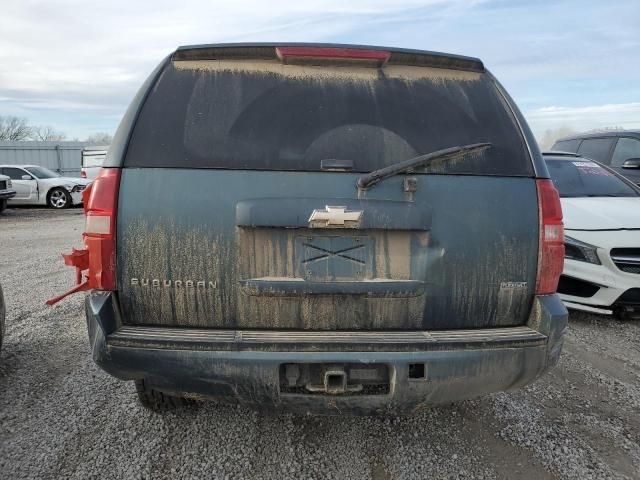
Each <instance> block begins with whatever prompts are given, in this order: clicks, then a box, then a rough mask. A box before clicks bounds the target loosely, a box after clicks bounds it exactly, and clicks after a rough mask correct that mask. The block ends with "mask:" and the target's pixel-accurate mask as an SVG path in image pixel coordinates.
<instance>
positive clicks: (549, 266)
mask: <svg viewBox="0 0 640 480" xmlns="http://www.w3.org/2000/svg"><path fill="white" fill-rule="evenodd" d="M536 183H537V188H538V208H539V212H540V243H539V252H538V280H537V282H536V294H537V295H548V294H551V293H555V292H556V290H557V288H558V280H559V279H560V275H561V274H562V269H563V268H564V226H563V224H562V207H561V205H560V195H558V191H557V190H556V189H555V187H554V186H553V182H552V181H551V180H537V182H536Z"/></svg>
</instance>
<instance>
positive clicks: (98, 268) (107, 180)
mask: <svg viewBox="0 0 640 480" xmlns="http://www.w3.org/2000/svg"><path fill="white" fill-rule="evenodd" d="M119 186H120V169H118V168H103V169H101V170H100V174H99V175H98V176H97V177H96V179H95V180H94V181H93V182H92V183H91V184H90V185H89V186H88V187H87V188H85V190H84V191H83V192H82V198H83V201H84V212H85V215H86V227H85V232H84V233H83V237H84V245H85V248H84V249H83V250H76V249H73V250H72V252H71V253H70V254H68V255H63V257H64V263H65V264H66V265H69V266H72V267H75V269H76V283H77V285H76V286H75V287H74V288H72V289H71V290H69V291H68V292H66V293H63V294H62V295H59V296H57V297H54V298H52V299H50V300H48V301H47V304H48V305H53V304H55V303H57V302H59V301H60V300H62V299H63V298H65V297H66V296H68V295H71V294H72V293H76V292H80V291H84V290H115V289H116V212H117V206H118V188H119ZM83 277H84V278H83Z"/></svg>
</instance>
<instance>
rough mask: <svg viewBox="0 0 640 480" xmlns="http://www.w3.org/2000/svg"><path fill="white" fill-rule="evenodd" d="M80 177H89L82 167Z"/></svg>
mask: <svg viewBox="0 0 640 480" xmlns="http://www.w3.org/2000/svg"><path fill="white" fill-rule="evenodd" d="M80 178H87V171H86V170H85V169H84V168H81V169H80Z"/></svg>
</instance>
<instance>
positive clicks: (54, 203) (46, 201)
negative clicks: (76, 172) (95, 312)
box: [0, 165, 91, 208]
mask: <svg viewBox="0 0 640 480" xmlns="http://www.w3.org/2000/svg"><path fill="white" fill-rule="evenodd" d="M0 174H2V175H7V176H8V177H9V178H10V179H11V182H12V184H13V189H14V190H15V191H16V195H15V197H13V198H12V199H11V200H9V201H8V203H9V205H47V206H49V207H51V208H67V207H70V206H71V205H79V204H81V203H82V191H83V190H84V189H85V187H86V186H87V185H88V184H89V183H91V181H90V180H86V179H84V178H73V177H62V176H60V175H58V174H57V173H55V172H52V171H51V170H49V169H47V168H44V167H40V166H37V165H0Z"/></svg>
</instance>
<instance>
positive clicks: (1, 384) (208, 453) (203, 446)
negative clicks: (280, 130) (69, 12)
mask: <svg viewBox="0 0 640 480" xmlns="http://www.w3.org/2000/svg"><path fill="white" fill-rule="evenodd" d="M82 228H83V216H82V210H81V209H71V210H67V211H63V212H53V211H48V210H41V209H9V210H7V211H6V212H5V214H4V215H2V216H0V252H1V255H0V281H1V282H2V285H3V288H4V291H5V297H6V301H7V315H8V317H7V336H6V339H5V344H4V346H3V349H2V352H1V353H0V478H6V479H9V478H11V479H13V478H79V479H84V478H92V477H100V478H145V479H146V478H165V477H170V478H277V479H279V480H282V479H286V478H295V479H298V478H353V479H355V478H358V479H359V478H372V479H388V478H527V479H544V478H579V479H588V478H594V479H603V478H640V415H639V413H640V324H639V323H637V322H636V323H632V322H619V321H616V320H613V319H609V318H606V317H601V316H595V315H579V314H573V315H572V316H571V319H570V333H569V336H568V339H567V343H566V347H565V350H564V353H563V355H562V359H561V361H560V364H559V366H558V367H556V369H555V370H553V371H552V373H550V374H549V375H547V376H546V377H544V378H543V379H541V380H539V381H538V382H537V383H535V384H533V385H531V386H529V387H528V388H525V389H523V390H519V391H516V392H511V393H502V394H496V395H492V396H488V397H484V398H481V399H478V400H474V401H467V402H462V403H459V404H456V405H451V406H447V407H442V408H436V409H432V410H430V411H428V412H425V413H423V414H420V415H419V416H415V417H411V418H397V419H384V418H306V417H295V416H270V417H269V416H267V417H265V416H260V415H257V414H255V413H253V412H250V411H247V410H244V409H242V408H235V407H228V406H218V405H214V404H200V405H198V406H196V407H193V408H189V409H186V410H181V411H177V412H171V413H167V414H154V413H150V412H148V411H146V410H144V409H143V408H142V407H141V406H139V405H138V403H137V398H136V395H135V391H134V386H133V384H131V383H128V382H120V381H117V380H115V379H113V378H111V377H110V376H108V375H107V374H106V373H103V372H102V371H101V370H99V369H98V368H97V367H96V366H94V364H93V362H92V360H91V358H90V353H89V346H88V342H87V339H86V327H85V320H84V313H83V306H82V303H83V296H82V295H75V296H73V297H71V298H69V299H67V300H65V301H64V302H62V303H60V304H58V305H57V306H55V307H53V308H50V307H46V306H45V305H44V301H45V300H46V299H47V298H49V297H51V296H53V295H54V294H57V293H60V292H62V291H64V290H66V289H67V288H68V287H70V286H71V285H72V283H73V273H72V271H71V269H69V268H67V267H64V266H63V264H62V259H61V257H60V255H59V254H60V252H63V251H65V252H66V251H69V250H70V247H71V246H73V245H76V246H80V244H81V237H80V233H81V231H82Z"/></svg>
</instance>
